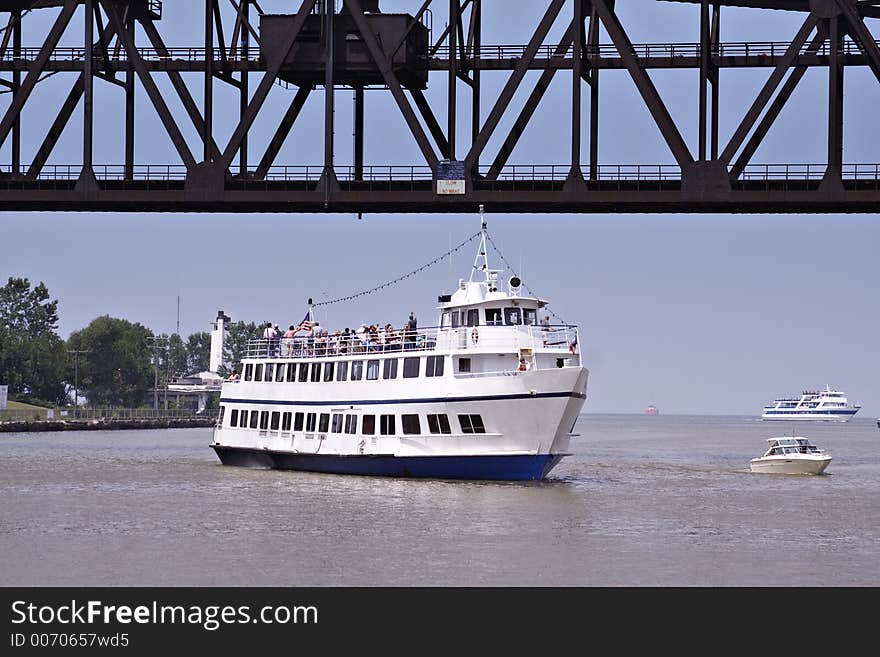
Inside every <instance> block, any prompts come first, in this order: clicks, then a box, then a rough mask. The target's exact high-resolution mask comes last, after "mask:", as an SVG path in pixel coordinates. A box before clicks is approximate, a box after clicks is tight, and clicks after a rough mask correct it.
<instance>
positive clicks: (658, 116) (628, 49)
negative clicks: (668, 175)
mask: <svg viewBox="0 0 880 657" xmlns="http://www.w3.org/2000/svg"><path fill="white" fill-rule="evenodd" d="M606 3H607V0H593V7H595V9H596V12H597V14H598V16H599V19H600V20H601V21H602V24H603V25H604V26H605V30H606V31H607V32H608V36H609V37H611V41H612V42H613V43H614V46H615V48H617V52H618V53H619V54H620V58H621V59H622V60H623V63H624V64H625V66H626V69H627V71H629V74H630V77H631V78H632V79H633V82H635V85H636V88H637V89H638V90H639V93H640V94H641V96H642V100H644V101H645V105H646V106H647V107H648V111H649V112H650V113H651V116H652V117H653V118H654V122H655V123H656V124H657V127H658V128H660V134H661V135H663V138H664V139H665V140H666V144H667V145H668V146H669V150H670V151H672V155H673V156H674V157H675V160H676V162H678V164H679V166H680V167H681V168H682V169H684V168H685V167H686V166H688V165H689V164H691V163H692V162H693V161H694V157H693V155H691V152H690V150H688V147H687V144H685V142H684V139H683V138H682V136H681V133H680V132H679V131H678V127H676V125H675V121H673V120H672V116H671V115H670V114H669V110H668V109H666V105H664V104H663V100H662V99H661V98H660V94H659V93H658V92H657V88H656V87H655V86H654V83H653V82H652V81H651V78H650V77H649V76H648V72H647V71H646V70H645V69H644V67H643V66H642V65H641V64H640V63H639V59H638V57H637V56H636V54H635V51H634V50H633V45H632V42H631V41H630V39H629V37H628V36H627V34H626V32H625V31H624V29H623V26H622V25H621V24H620V20H619V19H618V18H617V14H615V13H614V12H613V11H610V10H609V9H608V5H607V4H606Z"/></svg>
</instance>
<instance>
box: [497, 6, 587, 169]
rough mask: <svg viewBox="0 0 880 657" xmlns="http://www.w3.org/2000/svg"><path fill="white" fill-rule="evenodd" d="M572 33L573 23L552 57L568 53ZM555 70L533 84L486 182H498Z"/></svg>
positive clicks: (551, 69) (552, 69) (546, 73)
mask: <svg viewBox="0 0 880 657" xmlns="http://www.w3.org/2000/svg"><path fill="white" fill-rule="evenodd" d="M573 31H574V22H572V23H569V25H568V29H567V30H566V31H565V34H563V35H562V39H561V40H560V41H559V45H557V46H556V48H555V49H554V50H553V57H563V56H564V55H565V53H566V52H568V49H569V48H570V47H571V44H572V33H573ZM557 70H559V69H555V68H545V69H544V71H543V72H542V73H541V77H539V78H538V81H537V82H536V83H535V87H534V89H532V93H530V94H529V97H528V98H527V99H526V102H525V105H523V108H522V110H520V113H519V116H518V117H517V118H516V121H514V123H513V125H512V126H511V128H510V132H509V133H508V135H507V139H505V140H504V143H503V144H502V145H501V148H499V149H498V154H497V155H496V156H495V159H494V160H493V161H492V166H490V167H489V172H488V173H487V174H486V180H498V176H499V175H501V170H502V169H503V168H504V165H505V164H507V159H508V158H509V157H510V156H511V154H512V153H513V149H514V148H516V144H517V142H519V138H520V137H521V136H522V133H523V131H524V130H525V129H526V126H527V125H528V123H529V121H530V120H531V119H532V115H533V114H534V113H535V110H536V109H537V108H538V104H539V103H540V102H541V99H542V98H543V97H544V93H545V92H546V91H547V88H548V87H549V86H550V83H551V82H552V81H553V76H555V75H556V71H557Z"/></svg>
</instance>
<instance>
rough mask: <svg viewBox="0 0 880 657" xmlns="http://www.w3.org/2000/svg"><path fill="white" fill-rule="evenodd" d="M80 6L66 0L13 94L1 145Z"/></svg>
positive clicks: (2, 125) (1, 130) (75, 0)
mask: <svg viewBox="0 0 880 657" xmlns="http://www.w3.org/2000/svg"><path fill="white" fill-rule="evenodd" d="M78 5H79V0H64V7H62V9H61V13H60V14H58V18H56V19H55V23H54V24H53V25H52V29H51V30H50V31H49V34H48V36H47V37H46V41H44V42H43V47H42V48H40V52H39V54H38V55H37V57H36V59H34V62H33V64H31V65H30V67H29V68H28V74H27V76H25V79H24V82H22V83H21V87H19V89H18V92H17V93H15V94H13V99H12V102H11V103H10V105H9V107H8V108H7V109H6V113H5V114H4V115H3V120H2V121H0V145H2V144H3V142H5V141H6V137H8V136H9V131H10V130H12V126H13V124H14V123H15V120H16V118H18V116H19V114H20V113H21V110H22V108H23V107H24V104H25V103H26V102H27V99H28V97H29V96H30V95H31V92H32V91H33V90H34V86H35V85H36V84H37V82H38V81H39V79H40V74H41V73H42V72H43V69H44V68H45V66H46V63H47V62H48V61H49V58H50V57H51V56H52V53H53V51H54V50H55V46H56V45H58V40H59V39H60V38H61V35H62V34H64V30H65V29H67V24H68V23H70V19H71V17H72V16H73V13H74V12H75V11H76V8H77V6H78Z"/></svg>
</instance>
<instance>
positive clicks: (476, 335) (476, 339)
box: [471, 327, 480, 344]
mask: <svg viewBox="0 0 880 657" xmlns="http://www.w3.org/2000/svg"><path fill="white" fill-rule="evenodd" d="M479 341H480V332H479V331H477V329H476V327H474V330H473V331H471V342H473V343H474V344H477V343H478V342H479Z"/></svg>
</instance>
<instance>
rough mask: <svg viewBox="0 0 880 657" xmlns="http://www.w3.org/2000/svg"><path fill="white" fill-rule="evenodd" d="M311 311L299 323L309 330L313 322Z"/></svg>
mask: <svg viewBox="0 0 880 657" xmlns="http://www.w3.org/2000/svg"><path fill="white" fill-rule="evenodd" d="M311 314H312V313H311V312H307V313H306V316H305V317H303V320H302V321H301V322H300V323H299V327H300V328H301V329H303V330H305V331H308V330H309V329H310V328H312V322H311V321H310V317H311Z"/></svg>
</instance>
